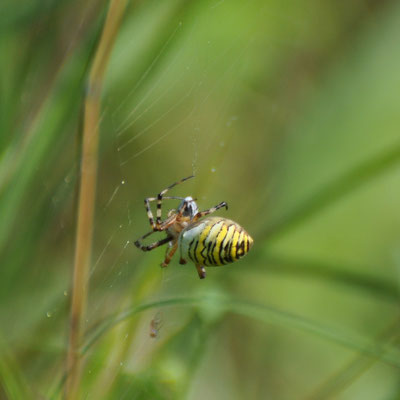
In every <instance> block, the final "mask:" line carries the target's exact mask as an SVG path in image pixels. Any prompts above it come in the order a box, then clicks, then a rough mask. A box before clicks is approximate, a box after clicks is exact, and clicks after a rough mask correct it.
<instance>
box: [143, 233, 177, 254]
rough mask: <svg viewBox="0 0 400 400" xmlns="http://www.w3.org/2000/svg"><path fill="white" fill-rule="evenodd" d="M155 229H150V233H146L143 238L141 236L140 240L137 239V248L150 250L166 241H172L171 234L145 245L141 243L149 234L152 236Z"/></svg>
mask: <svg viewBox="0 0 400 400" xmlns="http://www.w3.org/2000/svg"><path fill="white" fill-rule="evenodd" d="M154 232H155V231H150V232H148V233H146V234H145V235H143V236H142V237H141V238H139V239H138V240H136V242H135V246H136V247H137V248H139V249H140V250H143V251H150V250H153V249H155V248H156V247H159V246H162V245H163V244H165V243H168V242H170V241H171V240H172V239H173V238H172V237H171V236H167V237H166V238H164V239H161V240H158V241H157V242H154V243H151V244H148V245H145V244H142V243H141V240H143V239H146V238H147V237H148V236H150V235H151V234H152V233H154Z"/></svg>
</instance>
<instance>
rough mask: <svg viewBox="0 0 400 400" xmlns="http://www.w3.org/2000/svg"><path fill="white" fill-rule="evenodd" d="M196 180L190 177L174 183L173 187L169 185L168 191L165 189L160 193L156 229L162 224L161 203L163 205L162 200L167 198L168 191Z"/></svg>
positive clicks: (192, 176)
mask: <svg viewBox="0 0 400 400" xmlns="http://www.w3.org/2000/svg"><path fill="white" fill-rule="evenodd" d="M191 178H194V175H191V176H188V177H186V178H183V179H181V180H180V181H178V182H175V183H173V184H172V185H169V186H168V187H167V188H166V189H164V190H163V191H162V192H160V193H159V194H158V195H157V214H156V227H157V228H158V227H159V226H160V224H161V203H162V199H163V198H166V197H164V195H165V193H167V192H168V190H170V189H172V188H173V187H175V186H176V185H179V184H180V183H182V182H185V181H187V180H188V179H191Z"/></svg>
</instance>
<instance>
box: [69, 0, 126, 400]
mask: <svg viewBox="0 0 400 400" xmlns="http://www.w3.org/2000/svg"><path fill="white" fill-rule="evenodd" d="M126 2H127V1H126V0H111V2H110V6H109V9H108V13H107V18H106V21H105V25H104V29H103V32H102V35H101V38H100V42H99V45H98V47H97V50H96V54H95V58H94V61H93V65H92V68H91V71H90V74H89V80H88V87H87V93H86V99H85V105H84V123H83V147H82V162H81V179H80V193H79V203H78V223H77V233H76V248H75V261H74V270H73V286H72V304H71V317H70V333H69V343H68V355H67V380H66V388H65V397H66V399H67V400H75V399H78V398H79V386H80V380H81V369H82V359H81V356H80V352H79V348H80V346H81V342H82V337H83V321H84V315H85V310H86V302H87V296H88V276H89V266H90V255H91V247H92V232H93V217H94V205H95V195H96V180H97V163H98V161H97V160H98V142H99V119H100V101H101V88H102V83H103V77H104V72H105V69H106V66H107V61H108V59H109V56H110V53H111V49H112V47H113V44H114V41H115V37H116V35H117V32H118V28H119V26H120V23H121V20H122V16H123V13H124V10H125V7H126Z"/></svg>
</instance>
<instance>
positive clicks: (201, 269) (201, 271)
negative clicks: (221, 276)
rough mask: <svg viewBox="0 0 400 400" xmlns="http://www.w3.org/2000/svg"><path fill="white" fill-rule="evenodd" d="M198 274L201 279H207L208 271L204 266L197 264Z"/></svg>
mask: <svg viewBox="0 0 400 400" xmlns="http://www.w3.org/2000/svg"><path fill="white" fill-rule="evenodd" d="M196 269H197V273H198V274H199V278H200V279H204V278H205V277H206V269H205V268H204V266H202V265H198V264H196Z"/></svg>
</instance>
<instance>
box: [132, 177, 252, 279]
mask: <svg viewBox="0 0 400 400" xmlns="http://www.w3.org/2000/svg"><path fill="white" fill-rule="evenodd" d="M193 177H194V176H193V175H192V176H188V177H187V178H183V179H181V180H180V181H178V182H175V183H173V184H172V185H170V186H168V187H167V188H166V189H164V190H163V191H161V192H160V193H159V194H158V195H157V197H148V198H146V199H145V200H144V204H145V208H146V211H147V217H148V218H149V222H150V226H151V228H152V230H151V231H150V232H148V233H146V234H145V235H143V236H142V237H140V238H139V239H138V240H136V241H135V245H136V247H138V248H139V249H141V250H143V251H150V250H153V249H155V248H157V247H159V246H162V245H164V244H166V243H168V244H169V249H167V253H166V256H165V259H164V261H163V263H162V264H161V267H167V266H168V264H169V263H170V261H171V259H172V257H173V256H174V254H175V252H176V250H177V249H178V247H179V248H180V253H181V257H180V260H179V263H180V264H186V263H187V258H189V259H190V260H191V261H193V262H194V264H195V265H196V269H197V272H198V274H199V277H200V279H204V278H205V277H206V270H205V266H221V265H225V264H228V263H232V262H234V261H236V260H238V259H239V258H241V257H243V256H244V255H246V254H247V253H248V252H249V250H250V248H251V247H252V245H253V239H252V238H251V236H250V235H249V234H248V233H247V232H246V231H245V230H244V229H243V228H242V227H241V226H240V225H239V224H237V223H236V222H234V221H231V220H230V219H226V218H223V217H207V218H204V219H202V220H200V218H202V217H205V216H206V215H209V214H212V213H213V212H215V211H217V210H219V209H220V208H222V207H225V208H226V209H228V205H227V204H226V202H225V201H223V202H221V203H219V204H217V205H216V206H215V207H212V208H210V209H208V210H205V211H199V209H198V206H197V204H196V201H195V199H193V198H192V197H191V196H187V197H177V196H165V194H166V193H167V192H168V191H169V190H170V189H172V188H173V187H175V186H176V185H179V184H180V183H182V182H185V181H187V180H188V179H191V178H193ZM163 200H181V202H180V204H179V206H178V208H177V209H176V210H175V209H172V210H170V211H169V212H168V216H167V218H166V219H165V220H164V221H162V220H161V215H162V214H161V211H162V210H161V206H162V201H163ZM152 201H157V213H156V220H155V221H154V217H153V213H152V211H151V208H150V202H152ZM161 231H165V232H166V234H167V237H166V238H164V239H161V240H158V241H157V242H154V243H151V244H149V245H145V244H142V240H143V239H146V238H147V237H148V236H150V235H151V234H153V233H154V232H161Z"/></svg>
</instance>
